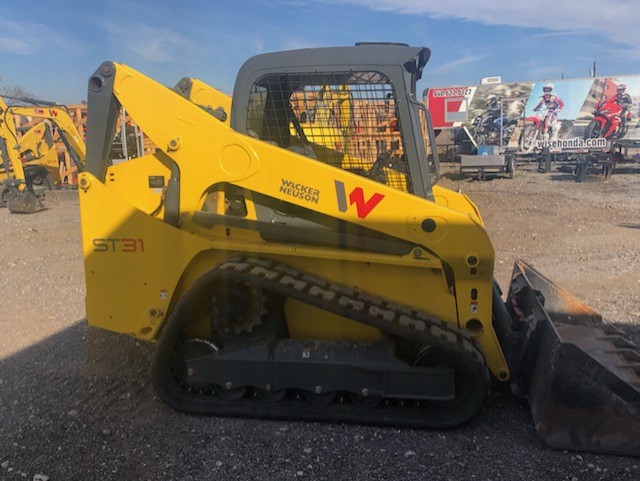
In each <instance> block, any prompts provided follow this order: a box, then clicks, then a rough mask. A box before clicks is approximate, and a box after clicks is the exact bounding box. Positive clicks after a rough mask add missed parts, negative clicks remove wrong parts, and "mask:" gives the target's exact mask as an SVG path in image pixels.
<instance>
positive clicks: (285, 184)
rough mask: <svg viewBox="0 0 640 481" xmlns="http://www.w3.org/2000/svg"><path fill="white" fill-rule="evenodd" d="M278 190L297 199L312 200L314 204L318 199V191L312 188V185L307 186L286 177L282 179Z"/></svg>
mask: <svg viewBox="0 0 640 481" xmlns="http://www.w3.org/2000/svg"><path fill="white" fill-rule="evenodd" d="M280 192H282V193H283V194H284V195H288V196H291V197H296V198H298V199H302V200H305V201H307V202H312V203H314V204H317V203H318V201H319V200H320V191H319V190H318V189H314V188H313V187H309V186H308V185H304V184H300V183H298V182H293V181H291V180H288V179H282V184H281V185H280Z"/></svg>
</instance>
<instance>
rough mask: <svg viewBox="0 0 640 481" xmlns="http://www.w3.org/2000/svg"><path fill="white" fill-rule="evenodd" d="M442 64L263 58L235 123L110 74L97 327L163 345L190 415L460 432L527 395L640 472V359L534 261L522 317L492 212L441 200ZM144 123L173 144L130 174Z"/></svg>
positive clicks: (171, 382)
mask: <svg viewBox="0 0 640 481" xmlns="http://www.w3.org/2000/svg"><path fill="white" fill-rule="evenodd" d="M429 56H430V52H429V50H428V49H426V48H420V47H410V46H407V45H403V44H359V45H356V46H354V47H338V48H319V49H305V50H296V51H286V52H279V53H270V54H264V55H259V56H256V57H254V58H252V59H250V60H248V61H247V62H246V63H245V64H244V65H243V67H242V68H241V70H240V72H239V73H238V76H237V80H236V84H235V88H234V92H233V101H232V103H231V107H230V118H229V119H226V118H224V119H223V117H222V116H221V115H212V111H213V110H216V108H217V107H218V105H216V104H215V102H213V103H212V102H198V101H195V100H194V101H190V100H189V98H191V97H190V95H189V94H188V93H186V92H187V89H186V88H185V89H183V90H184V91H183V92H177V91H176V90H179V89H173V90H172V89H169V88H167V87H164V86H162V85H160V84H158V83H157V82H155V81H153V80H151V79H149V78H147V77H145V76H144V75H142V74H141V73H139V72H137V71H135V70H134V69H132V68H130V67H128V66H126V65H123V64H119V63H113V62H105V63H104V64H102V65H101V66H100V67H99V68H98V70H97V71H96V72H95V73H94V75H92V76H91V78H90V80H89V96H88V128H87V131H88V138H87V161H86V170H85V171H84V172H83V173H81V174H80V179H79V188H80V210H81V225H82V239H83V250H84V260H85V272H86V283H87V297H86V309H87V318H88V321H89V323H90V324H91V325H94V326H98V327H101V328H105V329H109V330H112V331H116V332H120V333H125V334H128V335H130V336H133V337H136V338H138V339H143V340H148V341H153V342H156V343H157V349H156V352H155V355H154V360H153V365H152V378H153V382H154V385H155V388H156V390H157V392H158V394H159V395H160V397H161V398H162V399H163V400H164V401H165V402H166V403H168V404H169V405H170V406H172V407H173V408H175V409H178V410H181V411H185V412H189V413H198V414H211V415H217V416H253V417H260V418H280V419H300V420H314V421H317V420H324V421H333V422H353V423H373V424H380V425H394V426H410V427H426V428H451V427H455V426H459V425H461V424H463V423H465V422H468V421H469V420H471V419H472V418H473V417H474V416H476V415H477V414H478V413H479V412H480V411H481V409H482V406H483V405H484V403H485V401H486V398H487V393H488V392H489V390H490V387H491V385H492V383H508V384H509V385H510V386H511V388H512V390H513V392H514V393H516V394H517V395H518V396H520V397H522V398H524V399H526V400H528V402H529V404H530V406H531V409H532V413H533V417H534V421H535V423H536V427H537V429H538V431H539V433H540V435H541V436H542V437H543V438H544V439H545V441H546V442H547V443H549V444H550V445H551V446H553V447H556V448H561V449H574V450H585V451H595V452H608V453H620V454H632V455H640V351H639V350H638V347H637V346H635V345H633V344H632V343H631V342H629V341H628V340H627V339H626V338H625V337H624V336H623V335H622V334H621V333H620V332H619V331H617V330H615V329H614V328H613V327H611V326H609V325H607V324H605V323H604V322H603V321H602V319H601V318H600V316H599V315H598V314H597V313H595V312H594V311H593V310H591V309H590V308H588V307H586V306H584V305H582V304H580V303H579V302H578V301H576V300H575V299H574V298H573V297H572V296H571V295H569V294H567V293H566V292H564V291H563V290H562V289H560V288H558V287H557V286H555V285H554V284H553V283H551V282H550V281H549V280H547V279H545V278H544V277H543V276H542V275H540V274H539V273H537V272H536V271H535V270H534V269H533V268H532V267H530V266H528V265H526V264H524V263H523V262H519V261H518V262H516V264H515V268H514V273H513V279H512V282H511V285H510V288H509V293H508V294H507V297H506V302H505V301H503V300H502V296H501V292H500V289H499V287H498V286H497V284H496V283H495V282H494V279H493V269H494V251H493V247H492V245H491V241H490V240H489V237H488V235H487V232H486V231H485V229H484V228H483V223H482V218H481V216H480V213H479V212H478V210H477V208H476V206H475V205H474V204H473V203H472V202H471V201H470V200H469V199H468V198H467V197H466V196H464V195H461V194H459V193H456V192H453V191H450V190H447V189H445V188H442V187H440V186H438V185H437V181H438V171H439V164H438V158H437V154H436V151H435V148H434V145H435V142H434V133H433V129H432V127H431V122H430V116H429V112H428V111H427V109H426V108H425V107H424V105H422V104H421V103H419V102H418V101H417V99H416V81H417V80H418V79H420V78H421V76H422V71H423V68H424V67H425V65H426V63H427V61H428V59H429ZM185 97H187V98H185ZM328 99H332V101H331V102H329V101H328ZM201 104H202V105H210V106H211V107H212V109H206V108H202V107H201ZM121 108H125V109H126V111H127V113H128V114H130V115H131V116H132V118H134V119H135V121H136V122H137V123H138V124H139V125H140V126H141V127H142V128H143V129H144V132H145V133H146V134H147V135H148V136H149V138H150V139H151V140H152V141H153V143H154V144H155V145H156V146H157V150H156V152H155V153H154V154H152V155H145V156H143V157H139V158H136V159H131V160H129V161H127V162H119V163H116V164H113V165H112V163H111V162H110V158H111V157H110V149H111V143H112V139H113V133H114V129H115V126H116V122H117V119H118V115H119V111H120V109H121ZM226 108H227V109H228V108H229V107H228V106H227V107H226ZM223 110H224V108H223ZM314 110H315V111H316V112H322V114H321V118H320V117H319V118H317V119H315V118H312V117H311V116H310V115H309V112H313V111H314ZM303 113H305V115H303ZM227 120H228V121H229V124H228V125H227V124H226V122H227ZM314 122H315V124H314ZM334 135H336V136H339V137H340V138H339V139H337V138H334V137H333V136H334ZM338 145H339V147H338Z"/></svg>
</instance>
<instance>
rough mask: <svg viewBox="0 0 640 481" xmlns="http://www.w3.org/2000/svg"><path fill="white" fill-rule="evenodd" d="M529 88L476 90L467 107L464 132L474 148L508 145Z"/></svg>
mask: <svg viewBox="0 0 640 481" xmlns="http://www.w3.org/2000/svg"><path fill="white" fill-rule="evenodd" d="M532 85H533V84H531V83H522V82H516V83H510V84H486V85H479V86H478V87H477V88H476V90H475V95H474V96H473V99H472V100H471V102H470V104H469V112H468V114H469V115H468V118H469V119H470V122H468V123H467V128H468V130H469V133H470V134H471V136H472V137H473V139H474V140H475V142H476V144H477V145H492V146H501V147H504V148H506V147H507V146H508V145H509V143H510V142H511V141H512V137H513V133H514V129H515V127H516V124H517V123H518V119H519V118H521V117H522V112H523V110H524V106H525V101H526V99H527V97H528V96H529V92H530V90H531V86H532Z"/></svg>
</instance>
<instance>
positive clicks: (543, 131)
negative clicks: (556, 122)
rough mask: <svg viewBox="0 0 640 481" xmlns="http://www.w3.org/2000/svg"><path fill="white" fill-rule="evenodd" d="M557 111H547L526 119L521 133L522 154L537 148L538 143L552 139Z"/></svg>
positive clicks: (519, 144)
mask: <svg viewBox="0 0 640 481" xmlns="http://www.w3.org/2000/svg"><path fill="white" fill-rule="evenodd" d="M554 114H555V110H549V109H547V110H545V111H543V112H538V113H537V115H531V116H529V117H525V119H524V127H523V128H522V132H520V138H519V139H518V146H519V148H520V151H521V152H531V151H533V149H534V148H535V147H536V141H538V140H542V139H549V138H551V135H552V132H551V125H552V120H553V115H554Z"/></svg>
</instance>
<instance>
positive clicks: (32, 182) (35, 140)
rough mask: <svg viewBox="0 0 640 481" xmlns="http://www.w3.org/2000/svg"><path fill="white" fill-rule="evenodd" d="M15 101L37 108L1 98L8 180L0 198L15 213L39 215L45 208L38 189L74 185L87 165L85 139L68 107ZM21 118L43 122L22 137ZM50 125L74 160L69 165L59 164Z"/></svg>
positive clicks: (1, 133)
mask: <svg viewBox="0 0 640 481" xmlns="http://www.w3.org/2000/svg"><path fill="white" fill-rule="evenodd" d="M15 100H19V101H21V102H27V103H32V104H34V105H29V106H25V105H12V106H7V105H6V104H5V103H4V101H3V100H1V99H0V116H1V117H2V118H1V119H0V138H2V139H4V143H5V148H4V149H3V151H2V157H3V159H4V160H5V162H4V164H5V165H4V176H5V178H6V180H4V179H3V180H4V182H3V183H2V184H0V199H2V205H7V206H8V207H9V210H11V212H21V213H29V212H37V211H39V210H42V209H43V208H44V204H43V203H42V202H41V198H40V197H41V193H40V194H39V195H36V193H35V190H34V189H38V188H40V189H42V188H44V189H52V188H54V186H55V185H60V184H61V183H63V181H64V182H66V183H72V182H69V179H71V178H72V177H73V176H75V175H76V174H77V172H78V170H79V169H80V168H81V167H82V165H83V164H84V157H85V153H86V149H85V144H84V140H83V139H82V136H81V135H80V133H79V132H78V129H77V128H76V126H75V124H74V122H73V120H72V119H71V117H70V116H69V114H68V113H67V111H66V110H65V108H64V106H61V105H58V104H56V103H53V102H46V101H42V100H34V99H25V98H18V99H15ZM20 116H23V117H29V118H31V119H41V122H39V123H37V124H35V125H34V126H33V127H32V128H31V129H30V130H29V131H28V132H26V133H25V134H24V135H23V136H22V137H19V136H18V135H17V134H16V132H17V130H18V129H17V128H16V122H15V119H16V118H18V117H20ZM49 123H51V124H53V125H55V127H56V129H57V132H58V134H59V138H60V139H61V141H62V143H63V144H64V147H65V149H66V152H67V153H68V155H69V157H70V161H69V162H68V163H64V162H63V163H61V162H60V161H59V158H58V151H57V146H56V145H55V144H54V143H53V142H52V138H51V137H52V136H51V128H50V125H49ZM47 136H48V138H44V137H47ZM16 154H17V155H16ZM23 163H24V165H22V164H23ZM18 164H20V165H19V166H18ZM16 166H17V167H16ZM9 199H11V201H10V202H9Z"/></svg>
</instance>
